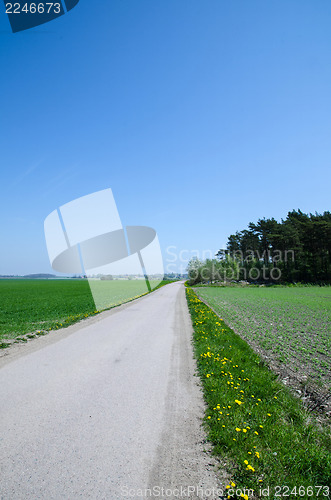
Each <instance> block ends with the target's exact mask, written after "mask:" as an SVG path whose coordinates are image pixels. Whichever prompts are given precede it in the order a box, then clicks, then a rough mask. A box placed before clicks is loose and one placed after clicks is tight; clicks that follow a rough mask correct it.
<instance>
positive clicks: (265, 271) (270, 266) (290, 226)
mask: <svg viewBox="0 0 331 500" xmlns="http://www.w3.org/2000/svg"><path fill="white" fill-rule="evenodd" d="M215 257H216V258H215V259H207V260H206V261H204V262H202V261H200V260H199V259H197V258H194V259H192V260H191V261H190V262H189V265H188V275H189V279H190V282H191V283H199V282H214V281H229V280H230V281H231V280H235V281H241V280H244V281H249V282H278V283H279V282H305V283H330V282H331V213H330V212H329V211H327V212H324V213H323V214H318V213H315V214H305V213H303V212H302V211H301V210H298V211H296V210H293V211H291V212H289V213H288V214H287V217H286V219H285V220H283V219H282V220H281V222H277V221H276V220H275V219H274V218H271V219H266V218H263V219H259V220H258V221H257V223H253V222H250V223H249V224H248V227H247V228H246V229H243V230H242V231H237V232H236V233H235V234H231V235H230V236H229V238H228V242H227V247H226V249H220V250H219V251H218V252H217V254H216V256H215Z"/></svg>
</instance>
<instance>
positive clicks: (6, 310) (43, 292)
mask: <svg viewBox="0 0 331 500" xmlns="http://www.w3.org/2000/svg"><path fill="white" fill-rule="evenodd" d="M151 285H152V286H153V283H151ZM92 287H93V288H94V290H95V291H96V293H97V294H99V297H100V296H101V295H102V294H104V293H105V292H107V293H108V295H109V294H110V295H111V298H112V303H111V304H110V305H111V306H115V305H118V304H120V303H122V302H127V301H128V300H132V299H133V298H136V297H137V296H139V295H142V294H144V293H146V285H145V281H144V280H123V281H121V280H112V281H98V282H94V283H92ZM100 291H101V292H102V293H101V294H100ZM100 309H101V308H100ZM98 312H99V311H97V310H96V307H95V304H94V301H93V297H92V294H91V291H90V287H89V284H88V282H87V280H73V279H63V280H62V279H61V280H59V279H58V280H36V279H34V280H27V279H2V280H0V345H1V346H2V347H6V343H1V341H3V340H6V339H15V338H17V337H18V336H20V335H25V334H31V335H30V336H31V337H32V336H36V335H41V334H43V333H45V332H46V331H48V330H54V329H58V328H62V327H64V326H68V325H70V324H72V323H75V322H76V321H79V320H80V319H83V318H84V317H88V316H92V315H94V314H97V313H98Z"/></svg>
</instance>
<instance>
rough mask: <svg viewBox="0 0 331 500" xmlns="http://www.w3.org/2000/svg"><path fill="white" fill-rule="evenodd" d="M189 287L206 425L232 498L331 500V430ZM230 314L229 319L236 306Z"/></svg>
mask: <svg viewBox="0 0 331 500" xmlns="http://www.w3.org/2000/svg"><path fill="white" fill-rule="evenodd" d="M201 290H202V289H199V292H200V291H201ZM206 290H207V289H206ZM204 291H205V289H204ZM186 292H187V301H188V306H189V310H190V313H191V317H192V323H193V328H194V349H195V356H196V359H197V367H198V372H199V375H200V377H201V381H202V386H203V392H204V398H205V401H206V405H207V409H206V416H205V424H206V429H207V432H208V438H209V440H210V441H211V443H212V444H213V450H214V453H215V454H216V455H217V456H218V457H219V458H220V460H221V462H223V463H224V462H226V464H227V470H228V472H229V473H230V474H231V481H230V482H229V484H228V485H227V493H228V498H245V499H246V500H247V498H263V497H267V498H272V499H274V498H277V497H284V496H287V497H290V498H295V497H301V498H317V497H319V498H330V491H329V489H328V487H329V485H330V483H331V454H330V450H331V439H330V428H329V427H328V426H327V425H326V424H325V423H319V422H318V420H317V414H315V413H314V412H313V411H310V410H308V409H307V408H306V407H305V406H304V405H303V403H302V401H301V400H300V399H299V398H296V397H294V396H293V395H292V393H291V392H290V390H289V388H288V387H286V386H285V385H284V384H283V383H281V382H280V381H279V380H278V376H277V374H276V373H274V372H273V371H271V370H270V369H269V367H268V366H267V365H266V364H265V362H264V361H263V360H262V359H261V357H260V356H259V354H258V353H257V352H255V351H254V350H253V349H252V348H251V347H250V346H249V345H248V343H247V342H246V341H245V340H244V339H243V338H241V337H240V336H239V335H237V334H236V333H234V331H233V330H231V329H230V328H229V327H228V326H227V325H226V322H224V318H223V316H219V315H217V314H216V313H215V312H214V311H213V310H212V309H211V308H210V307H208V306H207V305H206V304H205V303H204V302H202V301H201V300H200V299H199V297H198V296H197V295H196V293H195V291H194V290H193V289H192V288H190V287H187V290H186ZM240 292H242V290H240ZM234 301H235V299H234ZM258 304H260V306H261V302H260V301H259V302H258ZM248 308H249V306H247V309H246V313H247V311H248ZM220 309H221V302H220ZM225 310H226V309H225ZM226 312H227V317H228V318H230V315H231V313H232V310H231V308H230V309H228V310H226ZM222 314H223V313H222ZM267 314H268V311H267ZM242 316H245V312H243V313H242ZM262 317H263V312H262ZM249 324H251V323H250V322H247V323H245V325H246V327H247V328H248V325H249ZM247 328H246V330H245V331H247ZM286 342H287V341H286V338H284V340H283V345H284V346H285V345H286ZM249 490H251V491H249ZM252 490H254V493H253V492H252ZM263 492H264V493H263Z"/></svg>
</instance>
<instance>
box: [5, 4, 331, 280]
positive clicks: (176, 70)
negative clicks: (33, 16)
mask: <svg viewBox="0 0 331 500" xmlns="http://www.w3.org/2000/svg"><path fill="white" fill-rule="evenodd" d="M330 26H331V3H330V1H329V0H320V1H318V2H316V1H312V0H310V1H307V0H291V2H289V1H288V0H268V1H266V0H231V1H230V0H204V1H202V0H163V1H157V0H135V1H133V0H113V1H99V2H92V1H91V0H90V1H88V0H80V2H79V4H78V5H77V7H75V8H74V9H73V10H72V11H71V12H69V13H67V14H66V15H64V16H62V17H61V18H59V19H56V20H54V21H52V22H50V23H47V24H45V25H43V26H40V27H37V28H34V29H31V30H27V31H24V32H20V33H16V34H13V33H11V30H10V25H9V21H8V19H7V16H6V14H5V10H4V6H3V4H1V5H0V65H1V66H0V67H1V90H2V91H1V94H0V95H1V97H0V99H1V105H0V113H1V148H0V180H1V184H0V185H1V197H0V200H1V201H0V204H1V235H2V236H1V240H2V241H1V243H2V244H1V248H0V274H7V273H8V274H26V273H35V272H52V270H51V267H50V264H49V260H48V255H47V250H46V246H45V240H44V229H43V222H44V219H45V218H46V216H47V215H48V214H49V213H50V212H52V211H53V210H54V209H55V208H57V207H59V206H61V205H63V204H64V203H67V202H69V201H71V200H74V199H76V198H78V197H80V196H83V195H86V194H89V193H93V192H95V191H98V190H101V189H105V188H108V187H110V188H111V189H112V190H113V194H114V197H115V199H116V201H117V205H118V210H119V212H120V215H121V219H122V222H123V224H124V225H126V224H127V225H135V224H137V225H146V226H152V227H154V228H155V229H156V230H157V232H158V235H159V239H160V243H161V247H162V249H163V252H164V257H165V261H166V262H165V264H166V265H167V259H168V258H169V252H168V251H167V248H168V247H169V246H170V247H171V252H172V253H177V254H179V252H180V251H181V250H188V251H192V250H198V251H199V252H200V254H201V253H202V251H203V250H210V251H211V252H216V251H217V250H218V249H219V248H221V247H223V246H224V245H225V244H226V241H227V237H228V236H229V234H231V233H234V232H235V231H236V230H241V229H244V228H245V227H246V226H247V224H248V223H249V222H250V221H253V222H255V221H256V220H257V219H258V218H262V217H264V216H265V217H275V218H276V219H278V220H280V219H281V218H284V217H286V214H287V212H288V211H289V210H292V209H294V208H295V209H298V208H300V209H301V210H303V211H304V212H315V211H317V212H323V211H324V210H329V209H330V203H329V201H330V194H329V193H330V185H331V179H330V177H331V176H330V171H331V169H330V164H331V144H330V138H331V99H330V95H331V92H330V91H331V30H330ZM174 247H175V248H176V250H175V249H174ZM187 256H188V253H186V254H185V258H187ZM170 260H173V257H170ZM178 264H179V262H178ZM184 264H185V263H184ZM171 269H174V266H173V263H172V268H171ZM169 270H170V268H169Z"/></svg>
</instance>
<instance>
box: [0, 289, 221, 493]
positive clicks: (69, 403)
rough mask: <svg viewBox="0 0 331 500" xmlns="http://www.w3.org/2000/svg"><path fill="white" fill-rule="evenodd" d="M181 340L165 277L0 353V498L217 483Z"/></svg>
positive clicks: (177, 297)
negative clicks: (151, 288)
mask: <svg viewBox="0 0 331 500" xmlns="http://www.w3.org/2000/svg"><path fill="white" fill-rule="evenodd" d="M191 336H192V327H191V321H190V317H189V313H188V309H187V304H186V300H185V290H184V286H183V283H180V282H177V283H173V284H170V285H167V286H165V287H162V288H161V289H159V290H157V291H155V292H153V293H151V294H149V295H146V296H144V297H142V298H140V299H137V300H135V301H133V302H131V303H129V304H124V305H122V306H120V307H118V308H115V309H113V310H111V311H107V312H104V313H101V314H100V315H98V316H96V317H94V318H91V319H87V320H86V321H84V322H82V323H80V324H77V325H73V326H71V327H69V328H67V329H64V330H61V331H58V332H54V333H50V334H48V335H47V336H45V337H41V338H38V339H36V340H32V341H30V342H28V344H27V345H18V346H13V347H12V348H10V349H8V352H6V353H5V354H3V355H2V357H1V358H0V415H1V423H0V499H1V500H18V499H19V500H39V499H45V500H53V499H54V500H59V499H65V500H75V499H97V500H102V499H105V500H113V499H114V500H120V499H122V498H123V499H125V498H134V499H138V498H139V499H140V498H142V499H143V498H175V496H172V495H170V492H169V491H168V492H167V496H165V495H164V496H163V497H162V496H161V494H160V495H158V492H160V491H162V490H161V488H164V489H165V488H168V489H169V490H171V489H172V490H174V489H175V488H177V489H178V488H187V487H191V488H192V487H200V488H217V486H218V485H217V481H216V476H215V472H214V471H215V466H214V465H213V464H212V463H211V458H210V456H209V454H208V453H204V445H203V440H204V434H203V431H202V429H201V418H202V416H203V400H202V395H201V390H200V388H199V386H198V379H197V377H196V376H195V364H194V360H193V354H192V345H191ZM148 488H149V489H150V490H151V489H152V488H154V490H153V495H152V496H148V495H149V491H148ZM182 491H184V492H185V490H182ZM191 491H192V490H191ZM145 494H146V496H145ZM177 498H178V497H177ZM189 498H191V499H193V498H201V496H197V495H195V494H192V495H191V496H190V497H189ZM210 498H212V497H210Z"/></svg>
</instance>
